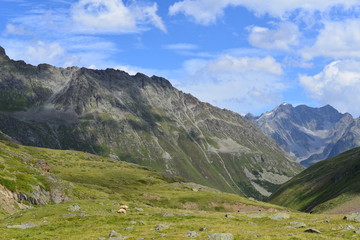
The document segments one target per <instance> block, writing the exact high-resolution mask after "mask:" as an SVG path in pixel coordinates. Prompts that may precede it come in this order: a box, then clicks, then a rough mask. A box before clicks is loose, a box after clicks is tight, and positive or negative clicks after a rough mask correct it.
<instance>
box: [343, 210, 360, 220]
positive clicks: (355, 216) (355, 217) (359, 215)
mask: <svg viewBox="0 0 360 240" xmlns="http://www.w3.org/2000/svg"><path fill="white" fill-rule="evenodd" d="M343 219H344V220H348V221H352V222H360V213H358V212H357V213H352V214H349V215H346V216H344V218H343Z"/></svg>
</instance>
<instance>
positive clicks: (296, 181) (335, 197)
mask: <svg viewBox="0 0 360 240" xmlns="http://www.w3.org/2000/svg"><path fill="white" fill-rule="evenodd" d="M359 194H360V148H359V147H358V148H355V149H352V150H349V151H347V152H345V153H342V154H340V155H339V156H337V157H334V158H330V159H326V160H324V161H320V162H318V163H316V164H314V165H313V166H311V167H309V168H308V169H306V170H304V171H303V172H301V173H300V174H299V175H297V176H295V177H294V178H292V179H291V180H290V181H288V182H287V183H285V184H284V185H282V186H281V187H280V188H279V189H278V190H277V191H276V192H275V193H274V194H273V195H271V197H270V202H271V203H275V204H278V205H282V206H286V207H290V208H294V209H297V210H302V211H307V212H310V211H314V212H327V213H334V214H338V213H349V212H356V211H360V205H359V201H360V195H359Z"/></svg>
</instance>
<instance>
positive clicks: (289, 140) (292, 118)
mask: <svg viewBox="0 0 360 240" xmlns="http://www.w3.org/2000/svg"><path fill="white" fill-rule="evenodd" d="M245 118H246V119H248V120H251V121H253V122H254V123H255V124H256V125H257V126H258V127H259V129H260V130H261V131H262V132H264V133H265V134H266V135H267V136H269V137H271V138H273V139H274V140H275V141H276V142H277V144H278V145H279V146H280V147H281V148H282V149H283V150H284V151H285V152H287V153H288V155H289V156H290V157H291V158H292V159H294V160H295V161H297V162H300V163H301V164H302V165H304V166H306V167H308V166H310V165H312V164H314V163H316V162H318V161H320V160H323V159H326V158H330V157H334V156H337V155H338V154H340V153H342V152H344V151H346V150H349V149H351V148H354V147H357V146H360V119H359V118H353V117H352V116H351V115H350V114H349V113H344V114H342V113H339V112H338V111H337V110H336V109H335V108H333V107H332V106H330V105H326V106H324V107H320V108H312V107H308V106H306V105H299V106H296V107H294V106H292V105H291V104H288V103H283V104H281V105H280V106H278V107H276V108H275V109H274V110H272V111H269V112H266V113H264V114H262V115H260V116H253V115H251V114H247V115H246V116H245Z"/></svg>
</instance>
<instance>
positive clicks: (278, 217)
mask: <svg viewBox="0 0 360 240" xmlns="http://www.w3.org/2000/svg"><path fill="white" fill-rule="evenodd" d="M269 218H270V219H272V220H284V219H289V218H290V215H289V214H287V213H275V214H273V215H271V216H269Z"/></svg>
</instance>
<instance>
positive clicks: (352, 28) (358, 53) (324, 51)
mask: <svg viewBox="0 0 360 240" xmlns="http://www.w3.org/2000/svg"><path fill="white" fill-rule="evenodd" d="M301 54H302V56H303V57H304V58H305V59H312V58H314V57H318V56H322V57H332V58H360V20H358V19H356V20H352V19H351V20H346V21H341V22H325V23H324V28H323V29H322V30H320V32H319V35H318V36H317V39H316V42H315V43H314V45H312V46H310V47H306V48H304V49H303V50H302V51H301Z"/></svg>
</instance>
